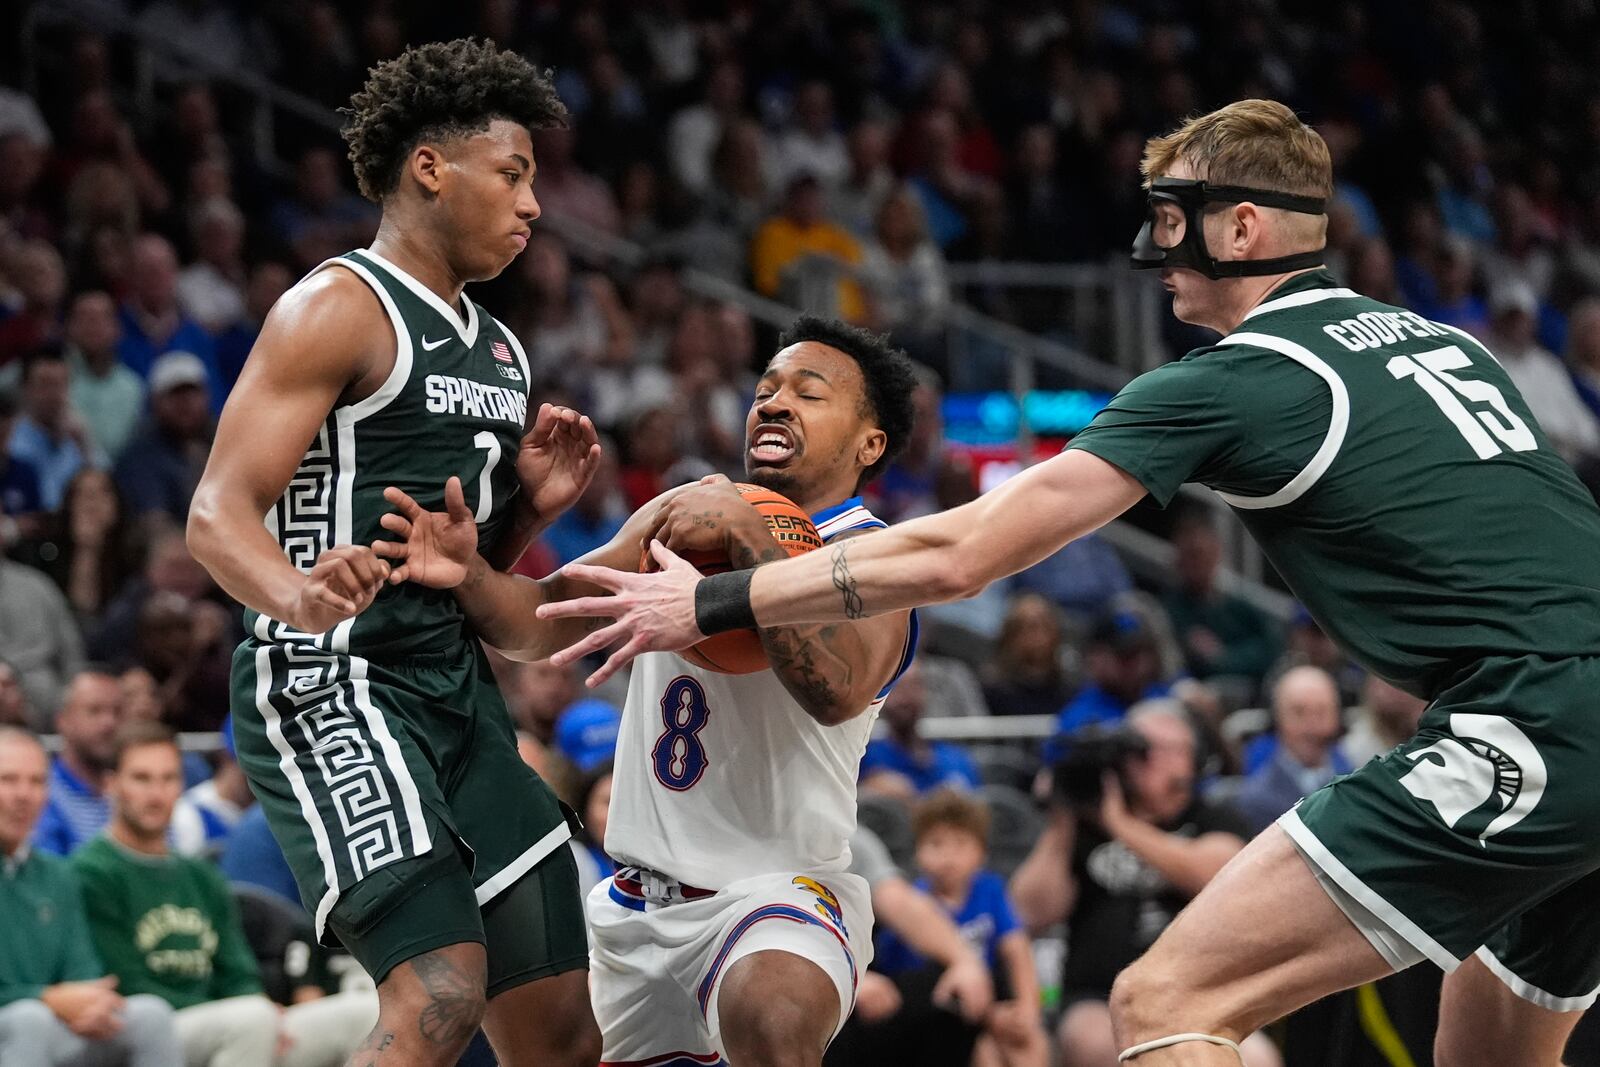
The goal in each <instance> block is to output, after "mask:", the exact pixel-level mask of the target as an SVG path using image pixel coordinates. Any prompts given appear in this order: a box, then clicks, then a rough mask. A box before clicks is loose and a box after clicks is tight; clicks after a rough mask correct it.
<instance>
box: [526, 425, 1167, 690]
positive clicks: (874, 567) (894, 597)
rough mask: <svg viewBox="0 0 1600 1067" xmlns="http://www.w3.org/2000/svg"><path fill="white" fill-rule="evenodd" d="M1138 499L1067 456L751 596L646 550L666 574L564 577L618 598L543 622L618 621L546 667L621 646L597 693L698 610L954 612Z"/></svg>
mask: <svg viewBox="0 0 1600 1067" xmlns="http://www.w3.org/2000/svg"><path fill="white" fill-rule="evenodd" d="M1144 495H1145V489H1144V487H1143V486H1142V485H1140V484H1139V482H1138V481H1137V480H1136V479H1135V478H1133V476H1131V475H1129V474H1128V473H1126V472H1125V471H1123V470H1121V469H1120V468H1118V467H1116V466H1114V465H1112V464H1111V463H1108V462H1106V461H1105V460H1103V459H1100V458H1099V457H1098V456H1094V455H1091V454H1089V453H1088V452H1084V451H1080V450H1073V451H1069V452H1064V453H1062V454H1060V455H1058V456H1054V457H1052V458H1051V459H1049V460H1046V461H1045V462H1043V463H1041V464H1039V465H1038V466H1036V467H1033V468H1031V469H1029V470H1026V471H1024V472H1023V473H1021V474H1019V475H1017V476H1016V477H1015V478H1012V479H1011V480H1010V481H1008V482H1006V483H1005V484H1004V485H1002V486H1000V487H999V488H997V489H994V490H992V491H990V492H988V493H986V494H984V495H983V496H981V497H979V498H978V499H977V500H974V501H973V502H972V503H970V504H964V505H962V506H961V507H959V508H954V509H952V510H950V511H946V512H942V513H940V514H938V515H929V516H927V517H925V518H921V519H914V520H912V521H911V522H906V523H902V524H900V525H898V526H895V527H892V528H890V529H888V530H884V531H882V532H880V533H876V534H874V535H872V536H871V537H860V538H854V539H852V540H849V541H846V542H844V543H842V544H838V545H834V546H830V547H828V548H826V549H824V550H822V551H820V552H813V553H810V554H808V555H805V556H800V557H798V558H795V559H790V560H783V561H780V562H777V563H771V564H768V565H766V566H764V567H760V568H758V569H757V570H756V571H755V572H754V575H753V576H752V577H750V578H748V587H747V588H744V587H741V583H742V582H743V581H744V579H741V577H740V576H738V575H737V574H735V575H727V576H724V575H719V576H717V577H716V578H714V579H706V581H707V582H708V583H714V584H710V585H708V586H707V588H706V590H698V589H697V588H696V587H697V586H699V585H700V581H701V579H700V576H699V573H698V572H697V571H695V570H694V568H693V567H690V566H689V565H688V564H686V563H684V562H683V561H682V560H679V559H677V557H675V556H673V555H672V554H671V553H670V552H666V551H665V550H664V549H652V551H653V552H655V553H656V558H657V560H658V561H659V562H661V563H662V568H663V569H662V571H661V573H659V574H652V575H633V576H629V575H622V574H619V573H616V572H610V571H604V570H600V569H598V568H595V567H585V566H577V565H573V566H569V567H567V568H565V569H564V573H566V574H567V576H568V577H570V578H573V579H574V580H577V581H583V582H589V583H593V584H595V585H598V586H601V587H603V588H604V589H606V590H608V591H611V592H612V593H614V594H615V595H614V596H611V597H584V598H581V599H578V600H572V601H568V602H566V603H563V604H547V605H545V606H543V607H542V608H540V609H539V611H540V616H541V617H542V618H568V617H573V616H581V615H603V616H607V617H610V618H614V619H616V620H617V621H616V622H615V623H612V624H611V625H609V626H606V627H605V628H604V629H600V630H597V631H596V632H595V633H593V634H591V635H590V636H589V637H588V638H586V639H585V640H583V641H580V642H579V643H578V644H576V645H574V646H572V647H571V648H568V649H565V650H563V651H562V652H559V653H557V654H556V655H555V656H554V657H552V659H553V660H554V662H556V663H559V664H566V663H571V662H573V661H575V660H577V659H579V658H580V657H582V656H585V655H588V654H589V653H590V652H595V651H598V650H599V649H602V648H605V647H607V646H609V645H612V644H614V643H617V642H621V643H622V647H621V648H619V649H618V650H617V652H616V653H615V654H613V655H612V657H611V658H610V659H609V660H607V661H606V664H605V666H603V667H602V668H601V669H600V670H599V671H597V672H595V674H594V676H593V677H592V678H591V679H590V682H591V684H599V683H600V682H602V681H604V680H605V679H606V678H608V677H609V676H610V675H611V674H612V673H614V672H615V671H616V670H617V669H618V668H620V667H621V666H623V665H624V664H625V663H627V662H628V661H629V660H631V659H632V658H633V657H634V656H636V655H638V654H639V653H641V652H647V651H662V650H669V649H679V648H684V647H687V646H688V645H691V644H694V643H695V642H696V641H699V640H700V639H701V638H702V637H704V636H705V631H704V630H703V629H702V628H701V627H700V625H699V621H698V619H697V611H696V608H697V604H696V601H697V600H700V601H702V603H701V604H700V605H699V607H700V614H701V615H702V616H703V615H705V614H707V613H708V612H709V613H710V614H711V615H714V616H720V617H722V618H724V619H725V621H724V623H723V624H722V625H715V626H713V627H712V629H713V630H721V629H731V628H734V627H737V626H741V625H748V621H747V620H748V618H749V617H750V613H751V612H753V616H754V619H755V622H756V624H757V625H759V626H761V627H763V628H766V627H772V626H784V625H793V624H795V623H804V622H811V623H819V622H838V621H842V620H851V619H861V618H866V617H867V616H871V615H881V614H884V613H886V612H891V611H902V610H904V609H906V608H911V607H916V606H917V605H920V604H935V603H939V602H941V601H946V600H958V599H961V598H963V597H969V596H974V595H976V594H977V593H978V592H980V591H981V590H982V589H983V588H984V586H986V585H988V584H989V583H990V582H992V581H994V580H995V579H997V578H1001V577H1004V576H1005V575H1008V574H1015V573H1016V572H1017V571H1020V570H1023V569H1024V568H1027V567H1030V566H1032V565H1033V564H1035V563H1037V562H1039V561H1040V560H1042V559H1044V558H1045V557H1046V556H1048V555H1050V554H1051V553H1053V552H1055V551H1057V550H1058V549H1060V548H1061V546H1063V545H1065V544H1066V543H1067V542H1069V541H1071V540H1073V539H1074V538H1077V537H1081V536H1083V535H1084V534H1087V533H1090V532H1091V531H1093V530H1096V529H1099V528H1100V527H1101V526H1103V525H1105V524H1106V523H1107V522H1110V521H1111V520H1112V519H1114V518H1116V517H1117V516H1118V515H1120V514H1122V513H1123V512H1124V511H1126V510H1127V509H1128V508H1130V507H1132V506H1133V505H1134V504H1136V503H1137V502H1138V501H1139V500H1140V499H1141V498H1142V497H1143V496H1144ZM746 596H747V597H748V600H747V601H745V600H744V599H743V598H744V597H746ZM719 598H721V603H720V605H719ZM730 601H731V602H732V603H731V605H730V603H729V602H730ZM730 608H731V610H730ZM746 608H748V609H749V611H746V610H744V609H746Z"/></svg>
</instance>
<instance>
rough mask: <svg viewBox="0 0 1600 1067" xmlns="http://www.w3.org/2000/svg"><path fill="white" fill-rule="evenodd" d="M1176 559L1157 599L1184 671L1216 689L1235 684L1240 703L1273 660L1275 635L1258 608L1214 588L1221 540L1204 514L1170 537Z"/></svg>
mask: <svg viewBox="0 0 1600 1067" xmlns="http://www.w3.org/2000/svg"><path fill="white" fill-rule="evenodd" d="M1172 544H1173V547H1174V548H1175V549H1176V550H1177V554H1176V556H1175V557H1174V560H1173V569H1174V571H1176V574H1177V579H1178V581H1177V585H1176V586H1175V587H1174V588H1173V589H1171V590H1170V591H1169V592H1168V593H1167V595H1166V597H1165V598H1164V599H1163V604H1164V606H1165V607H1166V609H1167V614H1168V615H1169V616H1171V618H1172V628H1173V630H1174V631H1175V632H1176V633H1177V635H1178V640H1179V642H1180V643H1181V644H1182V646H1183V653H1184V660H1185V661H1186V663H1187V664H1188V668H1189V672H1190V673H1191V674H1193V675H1194V676H1195V677H1196V678H1202V679H1206V680H1209V681H1212V682H1213V684H1217V683H1218V682H1219V680H1221V679H1224V678H1226V679H1232V680H1237V681H1238V682H1239V683H1240V684H1241V685H1242V689H1243V691H1244V699H1245V700H1249V699H1250V698H1251V697H1253V696H1254V695H1255V692H1256V689H1257V688H1258V687H1259V686H1260V684H1261V678H1262V676H1263V675H1265V674H1266V673H1267V669H1268V668H1269V667H1271V666H1272V663H1273V661H1274V660H1275V659H1277V658H1278V649H1279V644H1278V635H1277V633H1276V630H1275V628H1274V626H1273V624H1272V621H1271V620H1270V619H1269V618H1268V617H1267V615H1266V613H1265V612H1263V611H1262V610H1261V609H1260V608H1258V607H1256V606H1255V605H1253V604H1251V603H1250V602H1249V601H1247V600H1245V599H1244V598H1243V597H1238V596H1234V595H1233V594H1231V593H1225V592H1223V591H1222V590H1221V589H1219V588H1217V571H1218V570H1219V568H1220V567H1221V566H1222V537H1221V536H1220V535H1219V534H1218V532H1217V527H1216V523H1215V520H1214V519H1212V518H1211V516H1210V515H1209V514H1207V513H1205V512H1201V511H1198V510H1196V511H1191V512H1189V513H1188V514H1187V515H1185V516H1183V518H1182V519H1180V520H1179V522H1178V524H1177V528H1176V529H1175V530H1174V531H1173V535H1172Z"/></svg>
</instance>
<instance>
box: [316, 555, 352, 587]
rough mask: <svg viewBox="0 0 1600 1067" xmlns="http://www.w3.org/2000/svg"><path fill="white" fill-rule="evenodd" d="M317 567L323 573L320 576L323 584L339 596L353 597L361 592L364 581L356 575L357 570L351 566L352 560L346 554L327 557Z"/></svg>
mask: <svg viewBox="0 0 1600 1067" xmlns="http://www.w3.org/2000/svg"><path fill="white" fill-rule="evenodd" d="M317 567H318V568H319V569H321V571H322V573H321V575H319V577H320V578H321V579H322V584H323V585H324V586H325V587H327V588H328V589H329V590H331V591H332V592H333V593H334V594H335V595H337V596H345V597H353V596H355V595H356V594H357V593H359V592H360V590H361V586H362V584H363V583H362V581H361V579H360V578H358V577H356V572H355V569H354V568H353V567H351V566H350V561H349V560H348V559H346V558H345V557H344V556H342V555H341V556H334V557H333V558H331V559H326V560H324V561H323V562H322V563H320V564H318V565H317Z"/></svg>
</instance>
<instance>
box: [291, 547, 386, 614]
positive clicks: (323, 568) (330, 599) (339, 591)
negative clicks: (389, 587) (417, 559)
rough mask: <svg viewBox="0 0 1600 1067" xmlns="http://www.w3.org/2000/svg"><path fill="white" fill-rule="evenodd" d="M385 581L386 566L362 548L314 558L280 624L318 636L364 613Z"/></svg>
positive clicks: (368, 550)
mask: <svg viewBox="0 0 1600 1067" xmlns="http://www.w3.org/2000/svg"><path fill="white" fill-rule="evenodd" d="M388 577H389V565H388V564H387V563H385V562H384V561H383V560H381V559H379V558H378V557H377V555H376V554H374V553H373V551H372V549H370V548H368V547H367V546H366V545H340V546H339V547H338V548H330V549H328V550H327V551H326V552H324V553H322V555H320V556H318V557H317V561H316V563H314V564H313V565H312V567H311V571H310V573H309V574H307V575H306V577H305V581H304V582H302V583H301V585H300V593H299V596H298V597H296V599H295V602H294V604H293V605H292V606H291V607H290V610H289V617H288V618H286V619H284V620H283V621H284V622H286V623H288V624H289V625H290V626H293V627H295V628H296V629H298V630H300V631H301V632H303V633H308V634H320V633H323V632H325V631H327V630H331V629H332V628H333V627H335V626H337V625H338V624H339V623H341V622H343V621H344V620H346V619H351V618H354V617H355V616H357V615H359V614H361V613H362V612H363V611H365V610H367V607H368V606H369V605H370V604H371V603H372V601H373V598H374V597H376V596H377V595H378V591H379V590H380V589H382V588H383V583H384V582H385V581H386V580H387V579H388Z"/></svg>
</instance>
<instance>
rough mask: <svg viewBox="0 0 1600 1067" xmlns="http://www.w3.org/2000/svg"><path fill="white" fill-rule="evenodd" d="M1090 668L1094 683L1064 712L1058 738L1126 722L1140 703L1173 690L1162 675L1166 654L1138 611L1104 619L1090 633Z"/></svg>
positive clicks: (1090, 683) (1090, 682)
mask: <svg viewBox="0 0 1600 1067" xmlns="http://www.w3.org/2000/svg"><path fill="white" fill-rule="evenodd" d="M1085 665H1086V666H1087V668H1088V674H1089V684H1088V685H1086V686H1084V687H1083V688H1082V689H1081V690H1079V691H1078V695H1077V696H1075V697H1073V698H1072V700H1071V701H1070V702H1069V703H1068V704H1067V706H1066V707H1064V708H1062V709H1061V717H1060V719H1059V720H1057V722H1056V733H1057V734H1058V735H1059V734H1070V733H1072V732H1073V731H1075V730H1079V729H1081V728H1083V727H1085V726H1092V725H1094V724H1096V723H1117V722H1121V721H1122V717H1123V716H1124V715H1126V714H1127V713H1128V709H1129V708H1131V707H1133V706H1134V705H1135V704H1137V703H1138V702H1139V701H1141V700H1150V699H1153V698H1155V697H1164V696H1166V695H1167V694H1168V693H1169V692H1171V686H1170V685H1169V684H1168V683H1167V682H1166V681H1164V680H1163V679H1162V677H1161V650H1160V648H1159V647H1158V646H1157V644H1156V637H1155V633H1154V631H1153V630H1152V629H1151V628H1150V623H1149V622H1148V621H1147V620H1146V619H1145V618H1144V616H1143V615H1141V614H1140V613H1139V612H1136V611H1117V612H1112V613H1110V614H1108V615H1105V616H1102V617H1101V619H1100V621H1099V622H1098V623H1097V624H1096V625H1095V628H1094V632H1093V633H1092V634H1090V635H1089V649H1088V653H1087V654H1086V656H1085Z"/></svg>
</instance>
